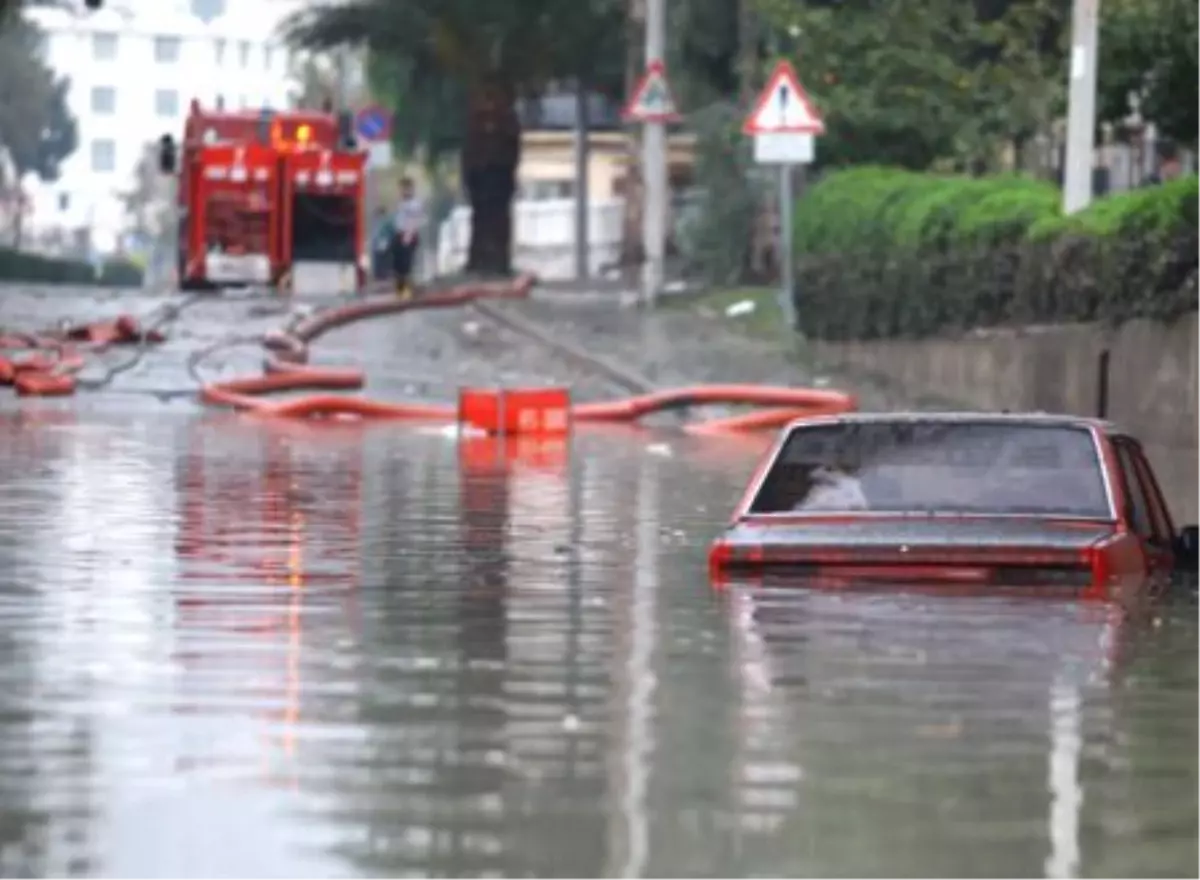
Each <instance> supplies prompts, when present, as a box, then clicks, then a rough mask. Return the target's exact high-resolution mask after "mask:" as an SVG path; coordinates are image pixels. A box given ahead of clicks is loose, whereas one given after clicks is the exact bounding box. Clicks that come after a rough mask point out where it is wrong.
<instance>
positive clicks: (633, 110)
mask: <svg viewBox="0 0 1200 880" xmlns="http://www.w3.org/2000/svg"><path fill="white" fill-rule="evenodd" d="M621 115H622V117H624V118H625V119H626V120H628V121H633V122H674V121H675V120H677V119H679V110H678V108H677V107H676V105H675V96H674V95H672V94H671V86H670V84H669V83H668V82H667V69H666V67H665V66H664V65H663V63H662V62H661V61H651V62H650V64H649V65H647V67H646V72H645V73H644V74H642V78H641V80H640V81H639V82H638V84H637V88H636V89H634V90H633V95H632V96H631V97H630V99H629V103H628V104H626V105H625V109H624V110H623V111H622V113H621Z"/></svg>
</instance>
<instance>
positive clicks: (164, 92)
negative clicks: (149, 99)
mask: <svg viewBox="0 0 1200 880" xmlns="http://www.w3.org/2000/svg"><path fill="white" fill-rule="evenodd" d="M154 112H155V113H157V114H158V115H159V116H168V117H171V118H174V117H176V116H178V115H179V92H177V91H175V90H174V89H159V90H157V91H156V92H155V93H154Z"/></svg>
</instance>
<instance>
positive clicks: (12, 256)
mask: <svg viewBox="0 0 1200 880" xmlns="http://www.w3.org/2000/svg"><path fill="white" fill-rule="evenodd" d="M143 275H144V273H143V271H142V269H141V268H139V267H138V266H136V265H134V264H133V263H130V262H128V261H124V260H106V261H105V262H103V263H101V264H100V267H99V272H97V270H96V267H94V266H93V265H92V264H91V263H89V262H86V261H84V260H69V259H60V258H57V257H47V256H43V255H42V254H34V253H29V252H28V251H20V250H14V249H13V248H6V247H0V282H27V283H32V284H78V285H81V286H82V285H91V286H95V285H99V286H101V287H141V285H142V279H143Z"/></svg>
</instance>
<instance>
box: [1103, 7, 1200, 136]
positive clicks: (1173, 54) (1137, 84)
mask: <svg viewBox="0 0 1200 880" xmlns="http://www.w3.org/2000/svg"><path fill="white" fill-rule="evenodd" d="M1198 40H1200V25H1198V20H1197V10H1196V3H1195V2H1194V0H1104V3H1103V4H1101V30H1100V65H1099V68H1098V78H1099V95H1098V101H1097V104H1098V107H1099V115H1100V118H1101V119H1102V120H1103V121H1105V122H1111V123H1114V124H1116V125H1117V127H1118V129H1120V128H1121V125H1122V123H1123V122H1124V121H1125V120H1126V118H1128V117H1129V116H1130V115H1131V114H1132V113H1133V111H1134V110H1137V111H1138V113H1139V114H1140V115H1141V116H1142V118H1143V119H1144V120H1146V121H1149V122H1153V123H1155V125H1157V126H1158V128H1159V131H1160V132H1161V133H1162V134H1163V135H1165V136H1166V137H1168V138H1170V139H1171V140H1173V141H1176V142H1177V143H1180V144H1187V145H1190V146H1194V145H1195V144H1196V138H1197V116H1196V107H1197V103H1198V101H1200V97H1198V95H1197V77H1198V76H1200V72H1198V70H1197V63H1196V46H1197V41H1198Z"/></svg>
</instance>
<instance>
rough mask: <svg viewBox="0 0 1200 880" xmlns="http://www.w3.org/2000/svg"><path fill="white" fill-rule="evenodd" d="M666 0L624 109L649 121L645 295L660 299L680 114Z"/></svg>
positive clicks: (654, 12) (657, 9) (651, 20)
mask: <svg viewBox="0 0 1200 880" xmlns="http://www.w3.org/2000/svg"><path fill="white" fill-rule="evenodd" d="M662 3H663V0H650V2H649V3H648V10H647V15H646V58H647V64H646V72H645V74H643V75H642V79H641V81H640V82H639V83H638V84H637V88H635V89H634V90H633V94H632V95H631V96H630V98H629V103H628V104H627V105H626V106H625V110H624V112H623V113H622V115H623V116H624V118H625V119H627V120H631V121H635V122H641V123H643V124H644V125H645V129H644V134H643V137H642V171H643V182H644V184H645V201H644V204H643V210H642V246H643V249H644V253H645V261H644V262H643V264H642V296H643V302H645V303H646V304H647V305H651V306H652V305H654V304H655V303H656V302H657V301H658V295H659V293H660V292H661V291H662V288H663V281H664V275H665V267H664V262H665V259H664V257H665V253H666V243H667V241H666V236H667V195H668V193H667V189H668V187H667V183H668V181H667V128H666V126H667V123H668V122H673V121H675V120H676V119H678V118H679V112H678V110H677V108H676V106H675V98H674V96H673V95H672V93H671V86H670V84H669V83H668V81H667V72H666V67H665V66H664V65H663V61H662V54H663V46H664V43H665V42H666V36H665V31H666V11H665V10H664V9H663V8H662Z"/></svg>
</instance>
